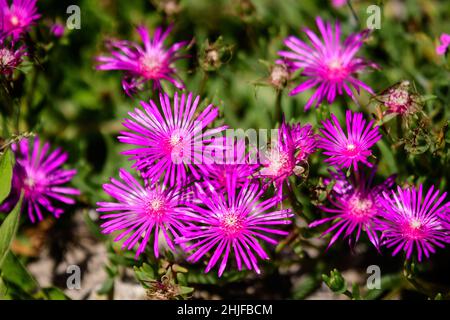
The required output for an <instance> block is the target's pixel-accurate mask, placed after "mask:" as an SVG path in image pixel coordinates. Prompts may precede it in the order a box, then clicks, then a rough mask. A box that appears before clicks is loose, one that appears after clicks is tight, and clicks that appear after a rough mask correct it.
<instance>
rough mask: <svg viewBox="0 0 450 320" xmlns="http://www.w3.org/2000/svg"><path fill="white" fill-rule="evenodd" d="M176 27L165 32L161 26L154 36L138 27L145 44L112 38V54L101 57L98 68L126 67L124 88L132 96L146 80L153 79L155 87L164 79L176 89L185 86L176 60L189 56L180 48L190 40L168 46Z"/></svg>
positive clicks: (108, 45)
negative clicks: (171, 32) (179, 75)
mask: <svg viewBox="0 0 450 320" xmlns="http://www.w3.org/2000/svg"><path fill="white" fill-rule="evenodd" d="M171 30H172V26H169V27H168V28H167V29H166V30H165V31H164V30H163V28H161V27H159V28H157V29H156V30H155V33H154V35H153V38H151V37H150V35H149V32H148V30H147V29H146V28H145V27H144V26H140V27H138V28H137V32H138V33H139V35H140V36H141V39H142V42H143V44H144V46H143V47H141V46H140V45H138V44H136V43H134V42H131V41H126V40H116V41H109V42H108V43H107V47H108V49H109V50H110V53H111V55H110V56H99V57H97V61H98V62H99V65H98V66H97V69H98V70H122V71H124V73H125V74H124V77H123V80H122V87H123V89H124V90H125V92H126V93H127V94H128V95H131V94H132V93H133V92H135V91H136V90H138V89H140V88H142V86H143V84H144V83H146V82H152V83H153V88H154V89H161V81H163V80H165V81H168V82H170V83H172V84H173V85H174V86H175V87H176V88H178V89H183V88H184V85H183V82H182V81H181V80H180V79H179V77H178V76H177V70H176V68H175V67H174V65H173V64H174V62H175V61H177V60H179V59H181V58H184V57H186V56H185V55H180V54H179V51H180V50H181V49H182V48H183V47H185V46H186V45H187V44H188V43H189V41H181V42H177V43H174V44H173V45H172V46H170V47H168V48H167V47H165V46H164V41H165V40H166V38H167V36H168V35H169V33H170V31H171Z"/></svg>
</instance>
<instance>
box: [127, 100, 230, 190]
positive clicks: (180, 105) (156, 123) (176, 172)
mask: <svg viewBox="0 0 450 320" xmlns="http://www.w3.org/2000/svg"><path fill="white" fill-rule="evenodd" d="M159 100H160V106H161V109H159V108H158V106H157V105H156V103H155V102H153V101H152V100H150V102H149V103H145V102H141V105H142V108H143V110H141V109H138V108H136V109H135V111H134V112H129V115H130V117H131V118H130V119H125V121H124V123H123V125H124V126H125V127H126V128H127V129H129V130H130V131H122V132H121V135H120V136H119V141H120V142H122V143H126V144H130V145H134V146H136V148H133V149H130V150H127V151H124V152H123V154H125V155H129V156H131V157H130V160H134V161H135V164H134V165H133V167H134V168H136V169H137V170H139V171H141V172H142V174H143V176H144V178H148V179H150V180H152V181H156V180H159V179H160V178H161V177H162V176H164V183H165V184H166V183H168V182H169V183H170V185H171V186H173V185H174V184H175V183H183V182H185V181H187V178H188V174H193V176H194V177H195V178H196V179H198V178H199V177H200V175H199V173H198V168H197V167H198V164H201V163H204V161H205V159H204V158H203V154H204V150H205V148H206V147H207V146H208V145H210V144H211V142H212V141H213V140H214V139H213V138H214V137H215V135H216V134H218V133H221V131H223V130H224V129H225V128H226V127H224V126H222V127H218V128H214V129H208V130H205V128H206V127H207V126H208V125H210V124H211V123H212V122H213V121H214V119H215V118H216V117H217V115H218V113H219V110H218V108H216V107H214V106H213V105H212V104H210V105H209V106H207V107H206V108H205V109H204V110H203V111H202V112H199V114H198V115H196V111H197V107H198V104H199V101H200V97H199V96H197V97H196V98H195V99H193V96H192V93H189V94H187V95H186V94H184V93H183V94H181V96H179V95H178V93H175V96H174V98H173V101H170V98H169V96H168V95H167V94H164V95H163V94H161V95H160V99H159Z"/></svg>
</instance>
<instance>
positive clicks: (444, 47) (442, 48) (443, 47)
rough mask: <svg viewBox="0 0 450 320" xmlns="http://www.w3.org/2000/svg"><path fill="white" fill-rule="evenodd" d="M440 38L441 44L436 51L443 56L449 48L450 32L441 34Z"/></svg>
mask: <svg viewBox="0 0 450 320" xmlns="http://www.w3.org/2000/svg"><path fill="white" fill-rule="evenodd" d="M439 40H440V44H439V45H438V46H437V47H436V53H437V54H438V55H440V56H443V55H444V54H445V53H446V52H447V48H448V46H449V45H450V34H448V33H443V34H441V37H440V38H439Z"/></svg>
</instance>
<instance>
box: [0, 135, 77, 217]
mask: <svg viewBox="0 0 450 320" xmlns="http://www.w3.org/2000/svg"><path fill="white" fill-rule="evenodd" d="M13 148H14V151H15V154H16V165H15V166H14V173H13V184H12V191H11V194H10V196H9V197H8V198H7V200H6V202H5V203H4V204H3V205H2V206H1V207H0V210H1V211H9V209H10V208H11V207H12V206H14V205H15V203H17V201H18V199H19V196H20V193H21V192H23V201H24V204H23V211H24V212H27V213H28V216H29V218H30V220H31V222H36V218H37V220H38V221H40V220H42V219H43V214H42V209H41V208H43V209H45V210H47V211H49V212H50V213H52V214H53V215H54V216H55V217H56V218H58V217H59V216H60V215H61V214H63V213H64V210H63V209H62V208H57V207H55V206H54V205H55V203H54V202H62V203H66V204H74V203H75V200H74V199H72V198H70V197H68V195H69V196H72V195H79V194H80V192H79V190H77V189H74V188H69V187H64V186H62V185H64V184H66V183H67V182H69V181H70V180H72V178H73V176H74V175H75V174H76V172H77V171H76V170H75V169H71V170H66V169H62V168H61V166H62V165H63V164H64V163H65V162H66V161H67V158H68V155H67V153H65V152H63V151H61V149H59V148H58V149H56V150H55V151H53V152H50V153H49V154H48V152H49V149H50V144H49V143H45V144H44V145H43V147H42V148H41V147H40V140H39V138H38V137H35V138H34V143H33V144H32V141H31V139H22V140H21V141H20V142H19V143H18V144H15V145H14V146H13Z"/></svg>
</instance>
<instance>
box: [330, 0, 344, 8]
mask: <svg viewBox="0 0 450 320" xmlns="http://www.w3.org/2000/svg"><path fill="white" fill-rule="evenodd" d="M346 3H347V0H331V5H332V6H333V7H335V8H340V7H342V6H344V5H345V4H346Z"/></svg>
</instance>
